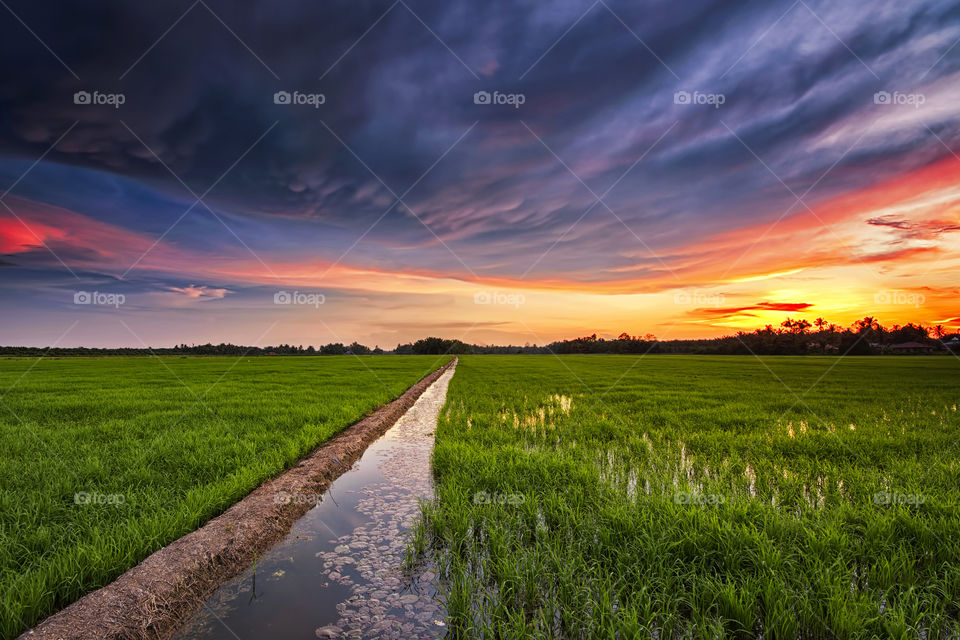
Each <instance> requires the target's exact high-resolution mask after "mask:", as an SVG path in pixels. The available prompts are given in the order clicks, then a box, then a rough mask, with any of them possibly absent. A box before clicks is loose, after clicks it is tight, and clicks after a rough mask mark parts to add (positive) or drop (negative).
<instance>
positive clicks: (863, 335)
mask: <svg viewBox="0 0 960 640" xmlns="http://www.w3.org/2000/svg"><path fill="white" fill-rule="evenodd" d="M547 347H548V349H549V350H550V351H551V352H553V353H558V354H561V353H691V354H722V355H749V354H756V355H807V354H813V355H823V354H839V355H873V354H884V353H898V352H899V353H928V352H929V353H934V352H938V351H939V352H946V351H952V352H960V333H949V332H947V331H946V329H945V328H944V327H943V326H942V325H937V326H935V327H931V328H927V327H924V326H922V325H920V324H915V323H908V324H905V325H902V326H901V325H893V326H891V327H884V326H883V325H881V324H880V322H879V321H878V320H877V319H876V318H874V317H871V316H868V317H866V318H863V319H862V320H857V321H856V322H854V323H853V324H852V325H851V326H849V327H841V326H838V325H835V324H833V323H831V322H827V321H826V320H824V319H823V318H817V319H816V320H814V321H813V322H812V323H811V322H810V321H808V320H804V319H800V320H794V319H792V318H787V319H786V320H784V321H783V322H782V323H780V326H779V327H774V326H773V325H769V324H768V325H766V326H765V327H763V328H762V329H756V330H754V331H752V332H750V333H746V332H743V331H738V332H737V333H736V334H735V335H732V336H722V337H719V338H708V339H699V340H663V341H660V340H657V339H656V338H655V337H654V336H652V335H650V334H647V335H646V336H643V337H642V338H641V337H639V336H637V337H635V336H631V335H629V334H627V333H621V334H620V336H619V337H617V338H616V339H615V340H605V339H603V338H598V337H597V336H596V334H594V335H591V336H587V337H583V338H576V339H574V340H562V341H559V342H554V343H552V344H550V345H547Z"/></svg>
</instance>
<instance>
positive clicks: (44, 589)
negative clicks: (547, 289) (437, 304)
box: [0, 356, 446, 638]
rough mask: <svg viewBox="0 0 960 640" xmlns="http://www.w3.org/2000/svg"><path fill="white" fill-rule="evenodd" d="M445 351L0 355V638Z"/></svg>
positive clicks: (287, 462)
mask: <svg viewBox="0 0 960 640" xmlns="http://www.w3.org/2000/svg"><path fill="white" fill-rule="evenodd" d="M445 360H446V358H442V359H438V358H436V357H426V356H373V357H364V358H357V357H343V358H307V357H275V358H241V359H237V358H232V357H212V358H166V357H165V358H162V359H155V358H97V359H94V358H74V359H56V358H45V359H41V360H39V361H37V360H36V359H5V360H0V390H3V392H4V395H3V398H2V402H0V406H2V408H0V451H2V452H3V453H2V457H0V638H12V637H14V636H15V635H17V634H18V633H20V632H22V631H24V630H25V629H26V628H28V627H29V626H31V625H33V624H34V623H36V622H37V621H39V620H40V619H42V618H43V617H44V616H46V615H48V614H50V613H52V612H54V611H56V610H57V609H59V608H62V607H63V606H65V605H67V604H69V603H70V602H72V601H74V600H76V599H77V598H79V597H80V596H82V595H83V594H85V593H87V592H89V591H91V590H93V589H95V588H97V587H100V586H102V585H104V584H107V583H108V582H110V581H111V580H113V579H114V578H116V577H117V576H118V575H119V574H121V573H122V572H123V571H125V570H126V569H128V568H130V567H131V566H133V565H135V564H136V563H138V562H139V561H141V560H142V559H143V558H145V557H146V556H147V555H149V554H150V553H152V552H153V551H156V550H157V549H159V548H160V547H162V546H164V545H166V544H169V543H170V542H172V541H173V540H175V539H176V538H178V537H180V536H182V535H184V534H186V533H188V532H190V531H192V530H194V529H196V528H197V527H199V526H200V525H202V524H203V523H204V522H205V521H207V520H208V519H210V518H211V517H214V516H216V515H217V514H219V513H221V512H222V511H223V510H224V509H225V508H226V507H228V506H230V505H231V504H233V503H234V502H236V501H237V500H239V499H240V498H242V497H243V496H244V495H246V494H247V493H248V492H249V491H251V490H252V489H253V488H255V487H256V486H257V485H259V484H260V483H261V482H262V481H263V480H265V479H266V478H269V477H271V476H275V475H277V474H278V473H280V472H282V471H283V470H284V469H286V468H289V467H290V466H292V465H293V464H294V463H295V462H296V461H297V460H298V459H299V458H300V457H302V456H303V455H305V454H306V453H307V452H309V451H310V450H311V449H313V448H314V447H316V446H317V445H318V444H320V443H321V442H323V441H325V440H327V439H329V438H330V437H331V436H333V435H335V434H336V433H337V432H338V431H340V430H341V429H342V428H343V427H345V426H347V425H349V424H351V423H353V422H355V421H356V420H358V419H359V418H361V417H362V416H363V415H364V414H366V413H368V412H369V411H371V410H373V409H374V408H376V407H377V406H379V405H381V404H383V403H385V402H388V401H390V400H392V399H393V398H395V397H396V396H398V395H400V394H401V393H402V392H403V391H404V390H406V389H407V388H408V387H409V386H410V385H412V384H413V383H415V382H416V381H417V380H418V379H419V378H421V377H422V376H423V375H425V374H426V373H427V372H428V371H429V370H430V369H431V368H434V367H437V366H439V365H440V364H442V362H443V361H445Z"/></svg>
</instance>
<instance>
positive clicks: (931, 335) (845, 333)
mask: <svg viewBox="0 0 960 640" xmlns="http://www.w3.org/2000/svg"><path fill="white" fill-rule="evenodd" d="M936 352H940V353H943V352H953V353H958V354H960V332H953V333H950V332H948V331H947V330H946V329H945V328H944V327H943V326H942V325H937V326H934V327H924V326H923V325H921V324H917V323H912V322H911V323H907V324H905V325H893V326H891V327H884V326H883V325H881V324H880V322H879V321H878V320H877V319H876V318H874V317H872V316H868V317H866V318H863V319H862V320H857V321H856V322H854V323H853V324H852V325H850V326H849V327H841V326H838V325H835V324H833V323H830V322H827V321H826V320H824V319H823V318H817V319H816V320H814V321H813V322H812V323H811V322H810V321H808V320H804V319H799V320H794V319H792V318H787V319H786V320H784V321H783V322H782V323H780V326H779V327H774V326H773V325H769V324H768V325H767V326H765V327H763V328H762V329H756V330H754V331H752V332H750V333H746V332H743V331H739V332H737V333H736V334H735V335H732V336H722V337H719V338H704V339H696V340H657V338H656V336H654V335H653V334H649V333H648V334H646V335H644V336H631V335H630V334H628V333H621V334H620V335H619V336H618V337H617V338H615V339H609V340H608V339H605V338H599V337H597V335H596V334H593V335H590V336H586V337H582V338H574V339H572V340H559V341H557V342H551V343H550V344H547V345H544V346H537V345H530V344H526V345H523V346H514V345H475V344H467V343H465V342H462V341H460V340H450V339H445V338H436V337H430V338H423V339H421V340H417V341H416V342H411V343H407V344H398V345H397V347H396V348H395V349H393V350H391V351H384V350H383V349H381V348H380V347H379V346H375V347H374V348H372V349H371V348H370V347H367V346H366V345H362V344H360V343H358V342H353V343H351V344H348V345H344V344H342V343H340V342H334V343H330V344H325V345H323V346H321V347H319V348H315V347H314V346H313V345H310V346H307V347H304V346H303V345H300V346H294V345H290V344H280V345H276V346H272V347H245V346H242V345H235V344H229V343H220V344H210V343H207V344H201V345H186V344H181V345H177V346H176V347H161V348H156V349H154V348H116V349H95V348H87V347H70V348H61V347H55V348H50V349H44V348H40V347H0V356H35V355H42V354H47V355H53V356H143V355H166V356H177V355H184V356H186V355H194V356H273V355H278V356H280V355H283V356H299V355H307V356H313V355H320V356H337V355H355V356H364V355H380V354H385V353H389V354H395V355H443V354H451V355H457V354H466V353H473V354H511V353H512V354H516V353H519V354H538V353H554V354H574V353H584V354H590V353H629V354H644V353H690V354H719V355H749V354H756V355H807V354H811V355H814V354H821V355H822V354H836V355H872V354H885V353H936Z"/></svg>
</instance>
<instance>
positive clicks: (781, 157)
mask: <svg viewBox="0 0 960 640" xmlns="http://www.w3.org/2000/svg"><path fill="white" fill-rule="evenodd" d="M8 7H9V9H4V10H3V11H4V12H5V13H7V14H8V18H9V19H7V20H5V21H3V22H2V23H0V62H2V63H3V64H4V69H5V81H4V86H3V88H2V89H0V194H2V197H0V201H2V203H4V204H5V205H6V207H9V209H8V208H6V207H0V256H6V257H5V258H0V265H3V266H6V267H7V268H4V269H3V274H4V279H3V284H2V287H3V289H2V290H0V295H6V292H15V295H17V296H18V300H20V301H21V302H20V307H19V308H20V311H21V312H23V310H24V309H26V308H27V307H29V306H30V305H33V308H34V309H36V310H37V312H38V313H39V312H40V311H41V310H42V311H43V312H44V313H47V314H53V315H55V314H56V313H57V312H56V310H55V308H54V307H52V306H51V305H53V302H52V300H59V299H61V290H69V289H70V288H71V287H77V286H81V283H86V282H88V281H92V282H100V283H111V282H112V283H114V285H115V286H118V287H127V288H130V289H131V290H133V291H140V292H142V293H143V294H144V296H152V294H162V295H157V296H155V297H147V298H145V299H144V302H143V303H142V308H143V309H149V308H150V305H151V304H152V305H155V306H156V308H160V307H162V306H163V305H164V304H167V302H166V301H167V300H168V299H169V298H170V297H172V295H171V294H173V293H176V294H177V297H179V298H184V297H186V298H194V299H200V300H206V299H211V298H219V299H221V302H218V303H217V304H216V305H193V306H194V307H203V308H204V311H200V310H199V309H191V312H192V313H195V314H196V315H194V316H191V318H198V320H197V321H198V322H200V320H199V318H201V317H203V316H202V313H211V314H212V313H214V312H215V311H213V310H212V307H225V306H226V303H228V302H229V303H230V304H232V305H237V307H236V308H247V309H249V308H253V307H256V306H257V305H259V304H261V303H262V304H264V305H268V304H269V303H268V302H262V301H269V300H270V299H271V296H272V293H271V291H273V290H280V289H283V288H285V287H292V286H298V287H303V288H313V289H317V290H323V291H326V292H327V293H330V294H332V297H331V298H330V302H329V303H328V306H325V307H324V308H325V309H326V310H327V312H328V313H333V312H332V311H330V310H331V309H334V308H335V305H336V304H338V302H337V300H338V297H337V295H336V292H343V296H344V297H343V298H340V300H346V299H347V298H349V300H350V302H349V304H352V305H360V304H370V305H371V307H370V308H371V309H373V308H376V310H377V311H376V312H373V311H371V313H374V314H375V317H366V318H362V317H357V316H355V317H354V319H353V322H354V325H353V326H351V325H349V324H348V320H347V318H348V313H347V309H343V316H342V317H343V324H341V325H337V332H338V333H339V332H350V335H349V336H347V337H349V338H350V339H353V338H354V337H359V336H360V335H361V334H362V333H363V332H364V331H369V332H370V334H365V335H372V334H375V335H376V337H377V338H378V339H393V338H394V337H397V338H404V339H405V338H409V337H414V336H416V335H418V334H420V333H422V332H421V331H417V330H415V328H413V327H415V326H416V323H417V322H420V323H427V322H428V321H425V320H423V319H422V318H423V316H422V314H420V315H418V314H417V313H416V309H417V308H418V305H424V304H426V302H425V300H424V298H423V297H421V296H433V297H432V298H430V299H431V300H432V301H433V302H436V303H437V304H440V302H439V301H441V300H442V301H443V304H447V305H449V304H450V300H451V299H454V298H455V299H459V298H457V297H458V296H465V297H466V298H467V299H471V297H472V295H473V292H475V291H476V290H477V289H478V288H479V289H484V290H486V289H494V288H502V289H504V290H510V291H527V292H530V291H539V292H544V293H545V295H548V297H549V300H550V302H548V303H547V302H545V303H544V306H543V307H541V308H538V309H534V308H533V306H532V303H531V306H529V307H528V308H527V310H526V311H525V312H524V313H526V314H528V315H526V316H524V320H523V322H518V321H516V320H515V319H510V320H508V319H506V318H503V317H494V316H493V315H491V316H490V317H485V318H484V319H483V321H482V324H481V325H480V326H482V327H486V328H487V330H488V331H490V332H491V333H489V334H487V335H489V336H491V337H496V338H498V339H499V338H503V336H504V335H512V336H513V338H514V339H516V340H518V341H519V340H520V339H521V338H530V336H529V335H527V329H530V330H534V329H535V330H536V332H537V333H538V334H539V333H540V332H541V331H542V332H543V333H544V334H547V333H549V335H546V336H544V337H549V338H554V337H558V335H563V334H566V333H568V332H577V331H581V330H586V329H588V328H590V326H589V325H590V320H589V318H588V317H587V316H584V315H581V314H579V313H574V312H572V310H571V308H570V307H571V305H569V304H567V305H565V304H563V303H562V301H561V298H562V295H563V294H564V293H566V294H569V295H571V296H572V295H574V294H576V295H580V294H592V295H593V296H595V299H594V301H593V302H590V303H588V304H587V306H588V307H590V308H592V309H594V310H595V314H596V316H595V319H594V321H593V322H594V324H593V326H598V327H599V326H601V325H602V326H603V327H607V328H609V330H610V331H612V332H615V333H618V332H619V330H629V331H630V332H632V333H638V332H642V329H643V327H617V326H613V322H614V321H616V322H624V321H631V320H630V319H631V318H635V320H633V321H636V322H641V321H642V322H647V323H650V324H657V325H664V326H671V325H674V324H678V323H679V325H680V330H683V326H682V325H683V324H684V323H687V322H690V320H691V317H692V315H691V309H689V308H676V307H675V305H673V304H672V303H670V302H669V300H671V299H672V296H673V294H672V293H671V292H672V291H674V290H679V289H684V290H696V291H700V290H703V291H713V290H723V291H727V292H728V302H730V304H729V305H725V306H729V307H730V309H731V313H733V310H734V309H739V313H740V315H739V316H737V317H743V318H748V317H749V316H748V315H745V314H750V313H754V314H759V315H758V316H757V318H759V319H762V320H767V319H769V318H772V315H773V314H774V313H780V314H781V315H783V313H785V312H802V311H805V310H808V309H807V308H804V309H789V308H780V307H776V306H771V307H769V308H753V307H754V306H755V304H754V301H756V300H769V301H771V302H770V304H771V305H777V304H781V303H779V302H775V301H779V300H787V301H789V300H797V299H802V300H814V302H811V303H809V304H811V305H814V306H813V307H810V308H809V311H810V312H811V313H813V312H817V313H820V312H822V313H834V314H836V316H837V318H838V319H842V320H844V321H847V320H849V319H852V318H853V317H855V315H856V314H857V313H860V312H861V311H863V312H866V311H869V310H870V307H871V303H870V300H872V299H873V297H874V293H875V292H877V291H885V290H892V289H897V290H900V289H903V288H918V287H923V286H929V287H932V288H933V289H934V290H936V291H941V290H944V289H945V287H946V285H947V281H948V280H949V279H950V277H951V271H952V270H954V269H955V268H956V267H957V266H958V265H957V264H956V258H957V253H956V251H957V249H958V247H957V240H956V236H957V234H955V233H952V232H954V231H957V230H958V229H960V188H958V187H957V186H956V185H957V184H958V182H957V180H958V178H960V158H958V157H957V156H956V155H955V152H956V151H957V150H958V149H960V89H958V87H960V46H956V43H957V42H958V40H960V5H958V4H957V3H951V2H946V1H940V0H921V1H918V2H909V3H905V2H898V1H895V0H889V1H888V0H881V1H879V2H871V3H869V4H867V3H854V4H850V3H839V4H838V3H835V2H827V1H826V0H819V1H816V0H810V1H808V2H800V3H795V2H792V1H791V0H775V1H772V2H771V1H761V0H751V1H748V2H741V3H730V2H724V1H723V0H691V1H690V2H685V3H683V5H682V6H678V5H676V3H668V2H666V1H665V0H645V1H643V2H628V1H626V0H612V1H609V2H606V3H593V2H590V1H589V0H579V1H572V0H571V1H567V0H562V1H559V2H550V3H535V2H521V1H518V0H508V1H507V2H501V3H468V2H441V1H440V0H419V1H416V2H412V1H411V2H399V3H392V2H391V1H390V0H384V1H380V0H359V1H358V0H352V1H347V0H332V1H329V2H321V3H317V2H307V1H306V0H294V1H293V2H286V3H282V4H281V5H277V4H276V3H267V2H263V1H262V0H257V1H255V2H252V3H245V4H244V5H243V6H240V5H238V4H236V3H230V2H227V0H208V1H207V2H205V3H194V2H192V0H175V1H173V2H164V3H152V4H131V3H128V2H120V1H119V0H106V1H105V2H99V3H94V4H89V5H82V4H77V3H67V2H63V1H62V0H57V1H55V2H54V3H53V4H50V3H41V4H38V3H33V2H28V1H27V0H9V2H8ZM11 13H12V14H14V15H15V16H16V18H15V17H14V15H10V14H11ZM8 190H9V193H5V192H6V191H8ZM824 280H833V281H835V282H838V283H842V286H843V287H844V290H843V292H844V293H845V295H846V298H845V299H841V296H840V292H838V291H837V290H829V291H824V290H823V288H822V287H821V286H819V285H817V284H814V283H816V282H822V281H824ZM200 282H203V283H208V284H206V285H200V284H195V283H200ZM38 283H42V285H40V284H38ZM25 292H27V293H25ZM218 292H219V293H218ZM254 292H256V293H254ZM228 294H229V295H228ZM10 295H14V294H13V293H11V294H10ZM30 295H32V296H34V297H35V298H36V299H35V300H34V301H33V302H29V301H28V298H27V297H25V296H30ZM131 295H132V294H131ZM403 296H406V297H405V298H403V299H402V300H401V298H402V297H403ZM617 296H630V297H629V298H617ZM644 296H647V297H644ZM451 297H453V298H451ZM387 298H389V299H390V301H389V302H387V301H386V299H387ZM374 299H376V300H377V301H376V302H375V303H374V302H371V301H372V300H374ZM414 299H416V302H413V300H414ZM627 299H628V300H629V301H630V304H631V305H632V306H630V307H629V309H627V308H626V307H624V306H623V301H624V300H627ZM930 299H931V302H930V303H929V304H930V307H929V308H926V307H925V308H923V309H922V310H917V309H907V308H891V309H890V310H889V311H890V313H892V314H895V315H897V316H898V317H902V316H906V315H907V314H909V313H913V314H918V315H917V317H916V318H915V319H923V318H933V317H935V316H940V317H946V316H949V315H952V313H949V312H948V310H947V308H946V307H947V306H949V303H948V302H947V299H946V297H945V296H944V297H942V298H941V297H940V296H939V295H932V296H930ZM599 300H602V302H599ZM664 300H667V301H668V302H667V303H664V302H663V301H664ZM344 304H346V302H344ZM381 304H382V305H383V306H380V305H381ZM783 304H786V303H783ZM241 305H247V306H246V307H241ZM389 305H394V306H395V307H399V308H402V309H403V311H402V314H403V315H402V317H397V316H394V317H392V318H391V317H390V315H389V314H387V313H386V312H383V317H381V315H380V314H381V311H380V310H381V309H384V308H386V307H387V306H389ZM653 305H655V306H656V312H655V313H654V312H653V311H652V310H651V309H652V306H653ZM208 309H209V310H208ZM476 311H477V310H476V308H475V307H468V308H463V309H457V310H456V312H455V314H454V312H453V311H451V314H454V315H451V316H450V317H444V318H440V317H435V318H434V319H433V320H430V322H434V323H435V324H423V325H422V326H423V327H424V331H428V330H429V329H430V328H431V327H434V326H435V327H437V330H439V329H442V328H449V327H454V326H460V325H458V324H456V323H458V322H463V320H464V318H465V317H466V318H471V320H470V322H472V321H473V319H472V317H471V314H472V313H476ZM488 311H490V310H488ZM493 311H496V312H498V313H500V314H503V313H505V312H504V310H499V309H495V310H493ZM719 311H720V310H719V309H715V308H714V309H707V310H705V311H704V312H703V313H702V314H701V315H700V316H698V317H699V318H700V319H703V320H706V319H709V318H711V317H714V316H716V317H722V318H728V316H727V315H724V314H720V313H718V312H719ZM61 312H62V313H66V312H65V311H62V310H61ZM275 312H276V309H275V308H273V307H272V305H271V306H264V307H263V308H262V313H263V314H264V316H266V315H268V314H269V313H275ZM491 314H492V311H491ZM600 314H604V315H602V316H601V315H600ZM631 314H632V315H631ZM254 315H255V314H249V315H248V314H244V313H236V314H234V316H233V318H232V319H230V318H227V319H222V318H221V319H219V320H220V326H221V327H222V326H225V325H230V324H235V325H237V326H240V324H242V323H244V322H248V321H249V319H250V318H252V317H253V316H254ZM22 317H23V318H24V319H23V320H21V321H20V322H22V323H24V325H25V326H26V325H35V324H36V322H35V318H34V319H32V320H28V319H27V316H26V315H23V316H22ZM209 318H212V316H208V319H209ZM385 318H390V319H391V320H392V321H393V323H392V326H394V327H397V331H400V330H401V328H402V331H403V333H402V334H396V333H376V332H385V331H386V330H385V329H383V327H385V326H390V325H391V322H390V321H389V320H386V319H385ZM503 322H508V325H504V324H502V323H503ZM411 323H412V324H411ZM441 323H442V324H441ZM497 323H500V324H497ZM305 324H308V323H307V322H306V321H305ZM585 324H586V325H587V326H584V325H585ZM361 325H362V326H361ZM608 325H609V326H608ZM312 326H314V327H316V326H318V324H317V323H316V322H314V323H313V325H312ZM332 326H333V325H331V327H332ZM724 326H725V325H724ZM494 327H495V328H496V329H495V330H496V331H497V332H498V333H496V334H494V333H493V331H494ZM695 329H696V330H697V331H702V330H703V325H698V326H697V327H696V328H695ZM688 330H693V329H689V328H688ZM304 331H305V332H306V331H307V330H304ZM300 335H301V339H303V340H304V341H305V342H306V341H309V340H310V339H311V336H310V335H309V333H304V334H300ZM291 339H292V338H291ZM530 339H533V338H530ZM36 340H41V338H39V337H37V338H36Z"/></svg>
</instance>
